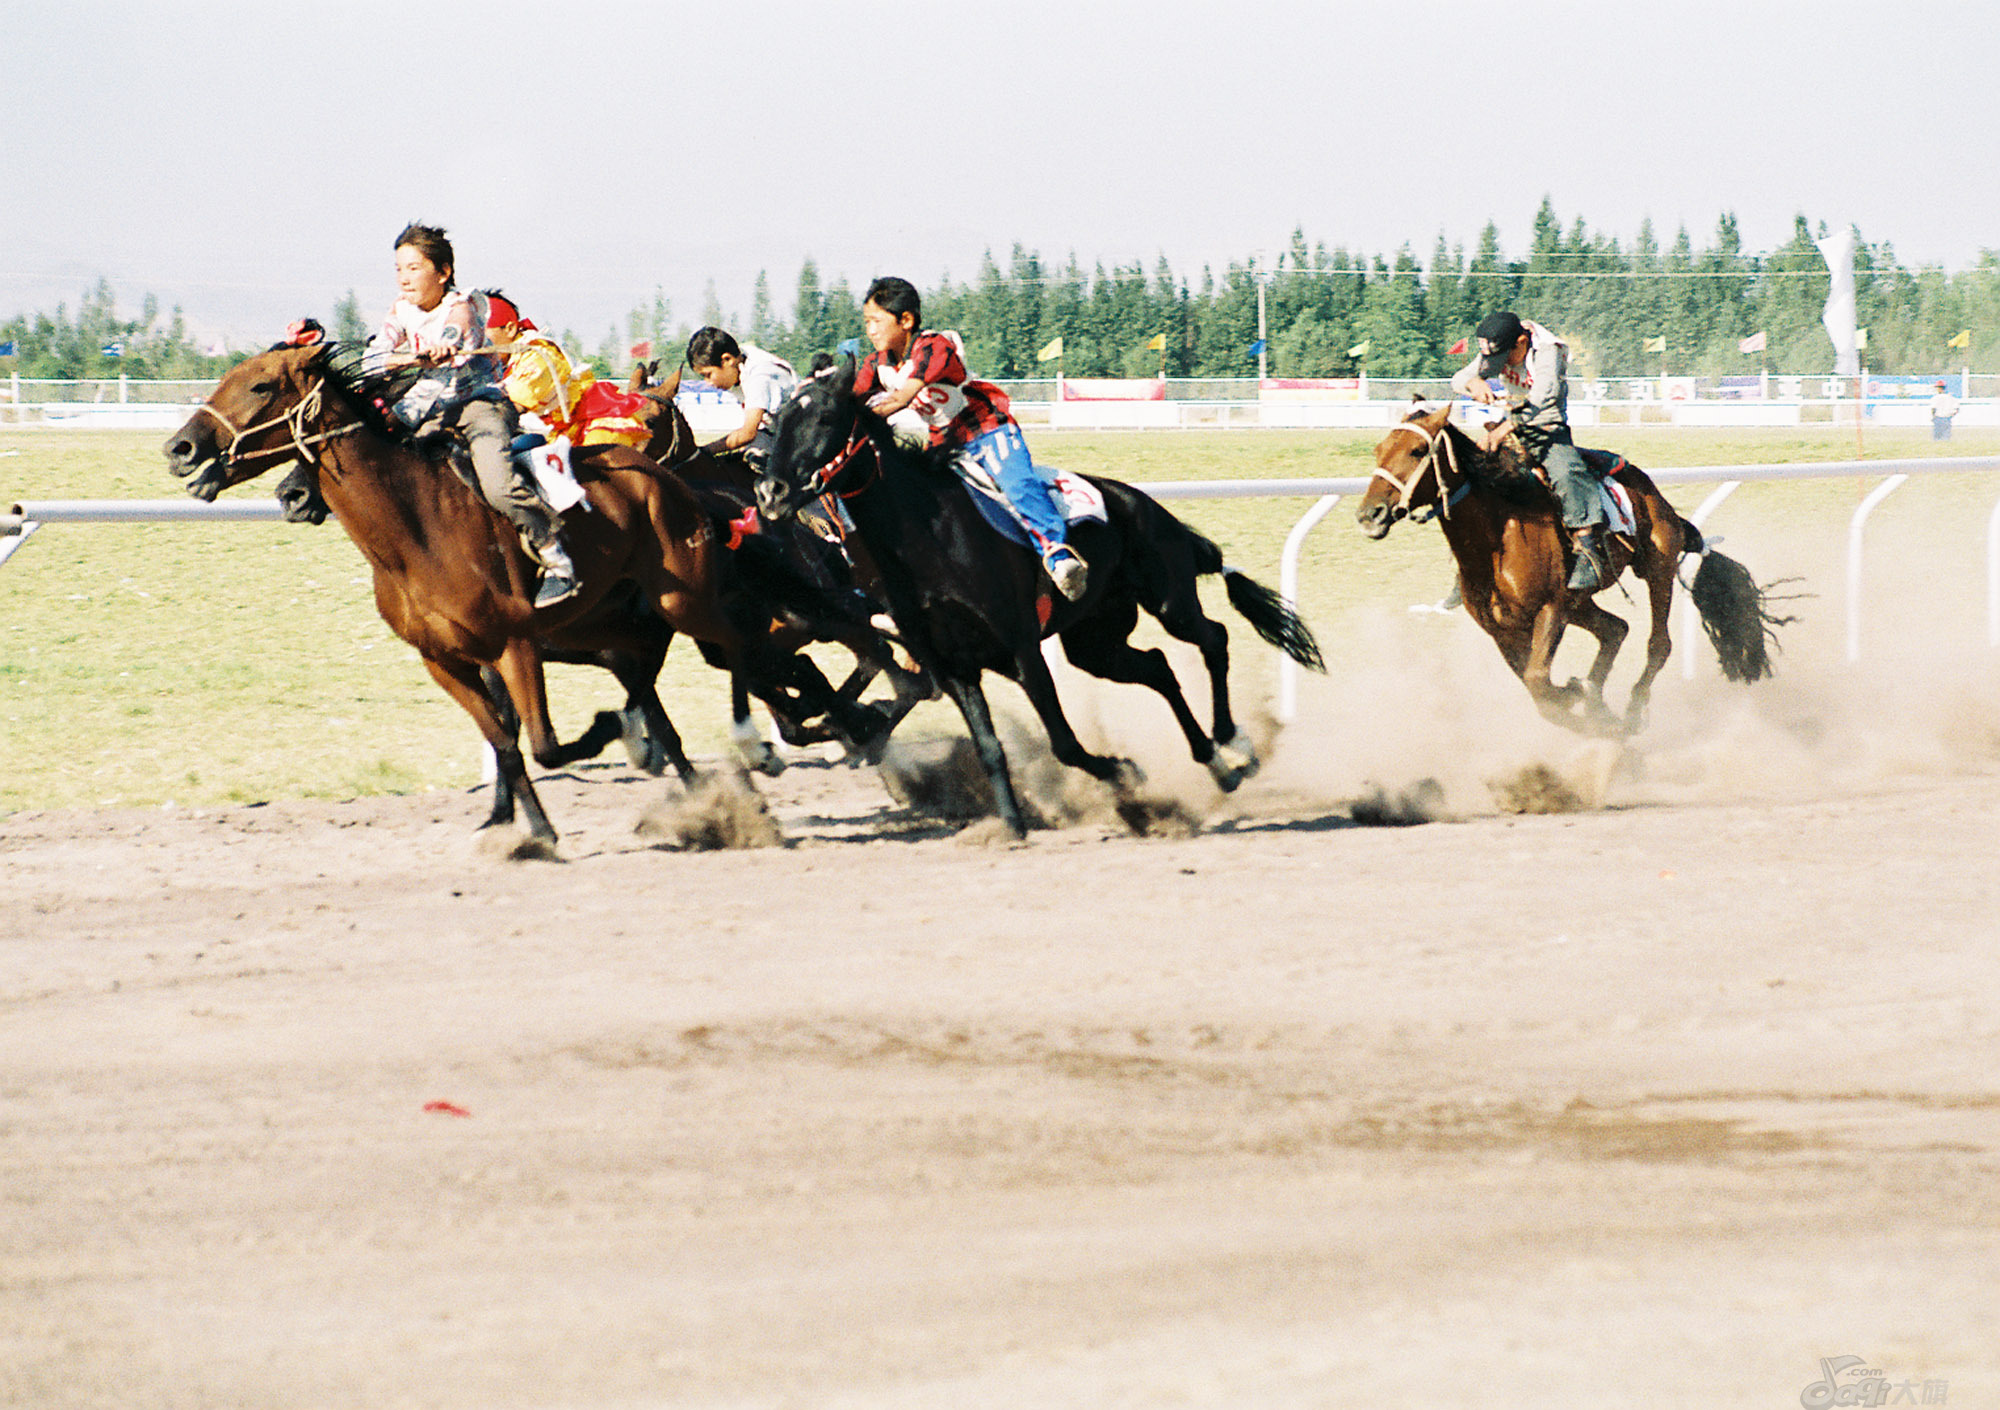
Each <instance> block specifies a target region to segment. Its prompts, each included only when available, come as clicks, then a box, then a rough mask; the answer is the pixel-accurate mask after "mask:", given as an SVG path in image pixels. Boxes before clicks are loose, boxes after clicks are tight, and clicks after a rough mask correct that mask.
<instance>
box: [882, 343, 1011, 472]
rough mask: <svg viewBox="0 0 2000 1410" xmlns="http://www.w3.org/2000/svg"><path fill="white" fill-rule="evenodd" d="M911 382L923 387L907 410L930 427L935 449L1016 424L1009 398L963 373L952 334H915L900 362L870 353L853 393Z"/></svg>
mask: <svg viewBox="0 0 2000 1410" xmlns="http://www.w3.org/2000/svg"><path fill="white" fill-rule="evenodd" d="M911 382H921V383H922V384H923V390H922V391H920V392H918V393H917V397H916V400H915V401H913V402H911V403H910V410H912V411H914V412H915V413H916V414H917V415H918V417H920V418H921V419H922V421H923V423H924V425H925V426H926V427H928V428H929V429H930V433H931V444H932V445H934V446H935V445H944V444H946V443H950V444H952V445H964V444H966V443H967V442H968V441H971V440H973V439H974V438H976V437H978V436H982V435H985V434H986V433H987V432H988V431H997V430H999V429H1000V428H1001V427H1003V426H1011V425H1012V424H1013V423H1014V417H1013V413H1012V412H1011V411H1009V410H1008V405H1009V404H1008V401H1007V394H1006V393H1005V392H1003V391H1001V390H1000V389H999V388H998V387H996V386H994V385H993V384H992V383H991V382H981V381H977V380H975V379H974V378H973V377H972V376H971V374H970V373H968V372H967V371H966V369H965V355H964V354H963V352H961V351H960V349H959V344H958V339H957V335H956V334H952V333H939V332H932V331H925V332H922V333H919V334H917V336H916V337H914V338H912V339H911V340H910V346H909V349H908V353H907V355H906V356H905V357H904V358H903V360H902V361H901V362H899V363H892V362H890V361H889V359H888V355H887V354H886V353H879V352H872V353H870V354H868V356H867V357H866V358H864V359H862V362H861V366H860V368H859V369H858V370H857V371H856V372H855V376H854V390H855V393H856V394H857V395H858V396H861V397H863V398H867V397H870V396H873V395H874V394H875V393H877V392H893V391H897V390H899V389H901V388H902V387H904V386H906V385H908V384H909V383H911Z"/></svg>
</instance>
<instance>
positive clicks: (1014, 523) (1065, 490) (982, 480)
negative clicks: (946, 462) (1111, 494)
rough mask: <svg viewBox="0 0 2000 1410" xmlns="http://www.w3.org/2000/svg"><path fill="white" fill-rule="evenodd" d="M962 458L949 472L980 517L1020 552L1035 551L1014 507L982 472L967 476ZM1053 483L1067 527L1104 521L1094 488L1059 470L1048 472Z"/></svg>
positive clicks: (1101, 500) (1100, 496) (1100, 495)
mask: <svg viewBox="0 0 2000 1410" xmlns="http://www.w3.org/2000/svg"><path fill="white" fill-rule="evenodd" d="M964 460H965V458H964V457H962V456H960V457H954V458H953V460H952V468H953V469H955V470H957V471H958V478H959V480H960V481H961V482H963V484H964V485H965V487H966V489H967V490H969V491H970V492H971V494H972V502H973V503H974V504H975V505H977V506H978V507H979V513H980V515H981V517H983V518H984V519H985V520H986V522H987V523H989V524H991V525H992V526H993V528H994V529H995V530H996V531H997V532H999V533H1000V534H1001V535H1002V536H1003V537H1005V538H1008V539H1011V540H1013V541H1014V542H1015V543H1018V544H1019V545H1021V547H1023V548H1032V547H1034V542H1033V540H1031V539H1030V538H1029V537H1028V531H1027V529H1026V527H1024V526H1023V525H1022V523H1021V519H1020V516H1019V515H1017V514H1016V513H1015V512H1014V506H1013V504H1012V503H1011V502H1010V501H1009V500H1008V498H1007V496H1005V495H1004V494H1002V493H1000V487H999V486H998V485H996V484H994V483H993V481H992V480H991V479H990V478H989V477H988V476H987V475H986V474H985V473H984V472H983V471H978V470H977V467H976V466H975V467H974V473H968V471H967V469H966V466H965V463H964ZM1049 474H1050V476H1051V477H1052V478H1053V480H1054V487H1055V491H1056V502H1057V503H1058V504H1060V505H1061V506H1062V510H1063V519H1064V520H1065V521H1066V522H1067V523H1071V524H1074V523H1077V522H1078V521H1079V520H1083V519H1096V520H1099V521H1102V520H1104V519H1105V517H1106V513H1105V508H1104V495H1103V493H1102V492H1101V491H1099V490H1098V488H1097V486H1095V485H1093V484H1091V483H1090V481H1088V480H1086V479H1084V478H1083V477H1082V476H1081V475H1071V474H1069V473H1067V472H1065V471H1062V470H1051V471H1049Z"/></svg>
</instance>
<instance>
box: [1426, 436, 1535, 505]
mask: <svg viewBox="0 0 2000 1410" xmlns="http://www.w3.org/2000/svg"><path fill="white" fill-rule="evenodd" d="M1446 425H1447V426H1451V423H1450V422H1449V421H1447V422H1446ZM1451 430H1452V431H1454V432H1456V433H1457V434H1458V435H1459V436H1460V437H1461V439H1462V440H1463V445H1462V447H1461V448H1462V449H1463V451H1464V452H1465V456H1464V459H1463V460H1462V461H1461V462H1460V463H1461V464H1462V465H1463V466H1464V468H1465V476H1466V478H1467V479H1469V480H1471V481H1472V483H1473V484H1474V485H1476V486H1478V487H1479V488H1480V489H1482V490H1484V491H1486V492H1487V493H1489V494H1491V495H1493V496H1494V497H1495V498H1497V499H1500V500H1502V501H1504V502H1506V503H1508V504H1512V505H1515V506H1517V507H1520V508H1533V507H1535V506H1537V505H1547V504H1549V503H1550V502H1551V501H1552V500H1553V498H1554V494H1555V492H1554V491H1553V490H1551V489H1550V488H1549V487H1548V486H1547V485H1545V484H1543V483H1542V480H1541V477H1540V476H1538V475H1537V474H1535V470H1534V467H1533V466H1532V465H1530V464H1529V463H1528V453H1527V451H1525V450H1524V449H1523V448H1522V446H1521V442H1520V441H1519V440H1518V439H1517V438H1516V437H1513V436H1509V437H1507V439H1505V440H1503V441H1502V442H1500V448H1499V449H1498V450H1496V451H1484V450H1481V449H1480V448H1479V444H1478V442H1476V441H1474V440H1473V438H1472V437H1471V436H1469V435H1467V434H1466V433H1465V432H1463V431H1460V430H1459V429H1458V428H1457V427H1456V426H1451Z"/></svg>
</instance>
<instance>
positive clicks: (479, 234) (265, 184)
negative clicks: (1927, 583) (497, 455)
mask: <svg viewBox="0 0 2000 1410" xmlns="http://www.w3.org/2000/svg"><path fill="white" fill-rule="evenodd" d="M1996 21H2000V0H1987V2H1986V3H1969V0H1961V3H1921V2H1920V0H1919V2H1917V3H1899V0H1875V3H1870V4H1848V3H1839V2H1838V0H1828V2H1827V3H1818V4H1801V3H1782V2H1778V3H1774V2H1773V0H1748V3H1743V0H1737V3H1711V0H1677V3H1674V4H1628V3H1620V0H1595V3H1589V4H1572V3H1543V2H1541V0H1513V3H1509V4H1504V5H1471V4H1459V3H1433V4H1423V3H1409V2H1408V0H1405V3H1397V4H1376V3H1366V4H1354V3H1347V4H1343V3H1332V2H1331V0H1320V2H1319V3H1299V4H1277V3H1266V0H1222V3H1203V4H1194V3H1187V0H1154V3H1148V4H1105V3H1093V0H1067V3H1045V0H1011V2H1010V0H996V3H992V4H985V5H981V4H964V3H937V2H936V0H933V3H928V4H918V3H905V0H876V2H875V3H839V2H838V0H823V3H793V2H792V0H766V3H762V4H758V3H751V2H750V0H742V2H741V3H726V2H721V3H718V0H710V3H704V4H702V5H700V6H698V7H697V6H690V5H684V4H677V3H654V4H636V3H620V2H619V0H594V3H590V4H587V5H578V4H572V3H568V0H542V3H536V4H523V3H517V2H516V0H481V3H467V4H456V3H425V0H402V3H395V4H385V3H377V2H376V0H360V3H353V2H352V0H326V3H321V4H316V5H307V4H297V3H285V0H277V2H276V3H272V0H263V3H258V4H236V3H213V4H201V3H187V2H186V0H183V2H182V3H166V0H161V3H152V4H142V3H134V2H133V0H91V2H90V3H78V0H7V3H6V6H5V10H4V16H0V74H4V76H5V83H4V89H0V91H4V94H5V117H4V119H0V124H4V125H0V317H8V316H11V315H13V314H15V313H18V312H21V311H24V310H33V309H50V310H52V309H53V308H54V306H55V305H56V304H57V303H58V302H59V301H60V302H67V303H69V304H70V306H71V307H72V308H74V306H75V304H76V301H77V299H78V296H79V294H80V293H81V292H82V291H83V290H84V289H85V288H86V287H88V286H89V285H90V284H91V283H92V282H93V281H94V280H95V279H96V278H97V277H98V276H100V275H102V276H104V277H106V278H108V279H109V280H110V281H111V283H112V286H113V288H114V289H115V290H116V292H117V294H118V298H119V305H120V310H121V312H124V313H128V314H130V313H136V311H137V309H138V306H139V303H140V300H141V299H142V298H143V297H144V296H145V295H146V294H147V293H148V292H151V293H154V294H156V295H158V296H159V298H160V301H161V304H162V307H163V308H167V307H171V306H172V305H174V304H179V305H181V306H182V307H183V308H184V310H185V311H186V314H187V316H188V319H189V321H190V323H191V324H193V325H195V326H196V327H197V328H198V329H201V330H204V331H215V332H226V333H228V334H229V335H230V336H231V337H232V338H233V339H234V340H235V341H236V342H237V344H238V345H239V346H241V345H246V344H250V343H254V342H262V341H268V340H269V339H270V338H272V337H275V336H276V335H277V333H278V332H279V331H280V330H281V329H282V327H283V324H284V323H285V322H286V321H287V320H288V319H290V318H292V317H295V316H297V315H298V314H301V313H315V314H319V315H321V316H325V315H326V314H327V313H329V312H330V310H331V308H332V305H333V303H334V301H335V300H336V299H338V298H339V297H340V296H341V295H343V294H344V293H345V292H347V291H348V290H349V289H352V290H354V291H355V292H356V293H357V294H358V295H359V296H360V299H361V302H362V306H363V308H364V309H365V310H366V311H367V313H368V315H369V317H370V318H371V319H372V318H373V317H375V316H376V315H377V314H378V313H379V312H380V311H381V310H382V309H383V308H384V307H386V305H387V303H388V301H389V299H390V297H391V295H392V292H393V283H392V278H391V268H392V253H391V249H390V245H391V241H392V240H393V239H394V237H395V234H396V232H397V231H398V230H399V229H401V227H402V226H403V224H404V223H405V222H406V221H408V220H411V219H415V218H421V219H424V220H427V221H431V222H433V223H437V224H441V225H443V226H445V227H446V228H447V229H448V230H449V232H450V234H451V236H452V239H453V241H454V243H455V244H456V246H457V250H458V255H459V275H460V282H461V283H464V284H467V285H490V284H500V285H504V286H505V287H506V288H507V289H508V290H509V291H510V292H512V293H514V294H516V295H517V296H518V297H519V299H520V301H521V303H522V305H523V306H524V307H525V308H526V309H527V311H528V312H529V314H530V315H531V316H533V317H535V318H536V319H537V320H538V321H539V322H541V323H542V324H544V325H545V326H548V327H551V328H555V329H564V328H568V329H573V330H575V331H576V332H577V333H579V334H580V335H582V336H583V337H584V339H585V340H586V341H587V342H589V343H591V344H595V343H596V342H597V340H598V339H599V338H601V337H602V336H603V334H604V332H605V331H606V329H607V328H608V327H609V326H610V325H611V324H612V323H613V322H614V321H617V320H621V319H622V317H623V315H624V313H625V311H626V310H627V309H629V308H631V307H633V306H634V305H635V304H638V303H641V302H646V301H650V299H651V297H652V294H653V291H654V289H655V288H656V287H658V288H660V289H662V290H664V292H665V293H666V295H667V297H668V298H669V299H671V300H672V302H673V305H674V310H673V312H674V317H675V318H676V319H688V320H697V319H698V318H699V315H700V313H701V305H702V292H703V288H704V286H705V284H706V283H707V281H709V280H711V279H712V280H713V281H714V283H715V286H716V288H717V290H718V291H719V293H720V295H721V298H722V302H723V304H724V306H725V307H726V308H727V309H728V310H730V311H731V312H733V313H739V314H741V313H747V310H748V307H749V295H750V289H751V284H752V281H753V280H754V278H755V276H756V273H757V271H758V270H759V269H764V270H767V271H769V273H770V276H771V281H772V288H773V293H774V296H775V298H776V301H777V303H778V306H779V308H780V310H781V311H784V310H785V309H787V308H788V306H789V302H790V297H791V293H792V289H793V285H794V282H795V280H796V278H797V274H798V270H799V266H800V264H801V262H802V261H803V260H804V259H805V258H807V257H811V258H812V259H814V260H815V261H816V262H817V263H818V265H819V267H820V269H821V271H822V275H823V277H826V278H831V277H832V276H834V275H845V276H846V277H847V278H848V279H849V280H850V282H851V283H853V285H854V286H855V287H856V289H857V290H858V289H859V288H860V287H861V286H862V285H864V284H865V283H866V282H867V280H868V279H869V278H871V277H872V276H874V275H876V274H880V273H901V274H904V275H906V276H908V277H910V278H912V279H913V280H915V281H916V282H917V283H919V284H927V283H931V282H934V281H935V280H936V278H937V277H938V276H939V275H940V274H943V273H945V272H947V271H948V272H949V273H951V274H952V275H953V276H955V277H958V278H966V277H969V276H971V275H973V274H974V273H976V271H977V269H978V264H979V259H980V255H981V253H982V251H984V250H986V249H988V248H991V249H992V250H993V251H994V253H995V255H996V256H997V257H999V258H1000V259H1001V261H1002V263H1003V264H1004V263H1005V260H1006V256H1007V251H1008V249H1009V248H1010V246H1011V245H1012V244H1013V243H1014V242H1017V241H1018V242H1020V243H1022V244H1024V245H1026V246H1027V247H1029V248H1030V249H1036V250H1039V251H1040V252H1041V253H1042V254H1043V255H1044V256H1045V257H1046V258H1049V259H1053V260H1061V259H1063V258H1065V257H1066V256H1068V255H1069V254H1070V253H1072V252H1073V253H1074V254H1075V255H1076V256H1077V258H1078V259H1079V261H1081V263H1082V264H1083V265H1084V267H1085V268H1090V267H1092V266H1094V265H1096V264H1097V263H1099V262H1102V263H1103V264H1104V265H1105V266H1106V267H1107V268H1108V267H1110V266H1112V265H1114V264H1118V263H1129V262H1131V261H1133V260H1138V261H1141V262H1143V263H1144V265H1145V266H1146V267H1147V269H1148V270H1149V271H1150V270H1151V268H1152V266H1153V264H1154V263H1155V261H1156V260H1157V259H1158V258H1159V257H1160V256H1161V255H1165V256H1166V258H1167V259H1168V260H1169V261H1170V262H1171V263H1172V265H1173V267H1174V269H1175V270H1176V272H1178V273H1180V274H1182V275H1183V276H1185V277H1187V278H1188V279H1190V280H1191V281H1198V280H1199V277H1200V272H1201V267H1202V265H1203V264H1204V263H1210V264H1213V265H1214V266H1215V267H1216V268H1217V270H1218V271H1219V270H1220V268H1221V267H1222V266H1223V265H1225V264H1227V263H1228V262H1229V261H1231V260H1235V259H1241V258H1243V257H1244V256H1246V255H1248V254H1251V253H1253V252H1255V251H1257V250H1259V249H1266V250H1271V251H1276V250H1278V249H1280V248H1282V247H1283V246H1284V245H1285V244H1286V242H1287V240H1288V238H1289V235H1290V232H1291V231H1292V229H1293V228H1294V227H1295V226H1302V227H1303V228H1304V230H1305V233H1306V236H1307V238H1308V240H1310V241H1313V242H1322V241H1323V242H1325V243H1326V244H1328V245H1345V246H1347V247H1349V248H1351V249H1356V250H1360V251H1365V252H1369V253H1391V252H1393V251H1394V250H1395V249H1396V247H1397V246H1399V245H1401V244H1403V243H1405V242H1408V243H1409V244H1410V245H1411V246H1412V247H1413V248H1414V250H1415V251H1416V253H1417V255H1418V257H1419V259H1422V260H1426V261H1427V260H1428V259H1429V256H1430V251H1431V247H1432V245H1433V243H1434V242H1435V241H1436V239H1437V237H1438V236H1439V235H1440V234H1442V235H1444V236H1445V238H1446V239H1447V240H1449V241H1453V242H1463V243H1464V244H1466V245H1467V246H1470V245H1471V244H1472V243H1473V242H1474V241H1475V240H1476V239H1477V237H1478V234H1479V231H1480V229H1481V227H1482V226H1483V225H1484V224H1485V222H1486V221H1487V220H1489V219H1492V220H1494V221H1496V222H1497V223H1498V225H1499V228H1500V232H1501V237H1502V242H1503V245H1504V247H1505V249H1506V251H1507V253H1508V254H1510V255H1516V254H1519V253H1521V252H1522V251H1523V249H1524V247H1525V245H1526V241H1527V233H1528V229H1529V225H1530V222H1531V221H1532V219H1533V216H1534V212H1535V210H1536V207H1537V206H1538V205H1539V203H1540V201H1541V199H1542V197H1543V196H1544V195H1547V196H1549V197H1551V198H1552V199H1553V201H1554V203H1555V208H1556V211H1557V213H1558V214H1559V215H1560V216H1561V218H1562V220H1563V222H1564V224H1565V225H1567V224H1568V223H1569V222H1571V221H1572V220H1573V219H1575V218H1576V217H1578V216H1581V217H1582V218H1583V219H1584V220H1585V221H1586V222H1587V223H1588V224H1589V225H1590V227H1591V228H1592V229H1593V230H1600V231H1604V232H1608V233H1610V234H1615V235H1617V236H1618V237H1619V238H1620V239H1621V240H1622V241H1624V242H1627V243H1629V242H1630V239H1631V237H1632V235H1633V234H1634V233H1635V232H1636V231H1637V230H1638V228H1639V224H1640V222H1641V221H1642V220H1644V219H1646V218H1648V217H1650V218H1651V220H1652V222H1653V225H1654V227H1655V230H1656V232H1657V233H1658V235H1659V237H1660V239H1661V240H1662V241H1663V242H1665V241H1667V240H1669V239H1671V238H1672V235H1673V232H1674V231H1675V229H1676V228H1677V227H1678V226H1680V225H1682V224H1686V225H1687V227H1688V228H1689V230H1690V233H1691V234H1692V235H1693V237H1694V239H1695V242H1696V244H1697V245H1700V244H1702V243H1704V242H1705V241H1706V239H1707V237H1708V236H1709V234H1710V233H1711V232H1712V231H1713V229H1714V226H1715V222H1716V218H1717V216H1718V214H1719V213H1720V212H1722V211H1725V210H1729V211H1734V212H1735V213H1736V215H1737V217H1738V219H1739V221H1740V223H1741V226H1742V231H1743V236H1744V241H1745V244H1746V245H1747V246H1748V247H1749V248H1751V249H1753V250H1762V249H1767V248H1769V247H1771V246H1773V245H1775V244H1778V243H1782V242H1783V241H1784V240H1785V239H1787V238H1788V237H1789V234H1790V231H1791V225H1792V219H1793V217H1794V215H1796V214H1798V213H1800V212H1804V213H1805V214H1807V215H1808V216H1810V217H1811V218H1812V219H1814V220H1815V221H1818V220H1827V221H1831V222H1835V223H1839V222H1843V221H1852V222H1854V223H1856V224H1858V225H1859V226H1860V228H1861V232H1862V235H1863V236H1864V238H1866V239H1869V240H1871V241H1882V240H1887V241H1890V242H1892V243H1893V244H1894V246H1895V248H1896V251H1897V254H1898V255H1899V256H1900V257H1901V258H1902V259H1903V260H1904V261H1906V262H1910V263H1916V262H1933V263H1941V264H1943V265H1945V266H1946V267H1948V268H1952V269H1957V268H1961V267H1963V266H1964V265H1966V264H1967V263H1970V262H1971V261H1973V260H1975V259H1976V258H1977V257H1978V254H1979V252H1980V250H1981V249H1983V248H1989V247H2000V122H1996V121H1995V120H1994V118H1993V114H1992V111H1991V99H1990V96H1989V95H1990V93H1991V89H1992V82H1993V72H1992V71H1993V67H1994V65H1993V60H1992V57H1991V42H1990V41H1991V36H1992V34H1993V33H1994V31H1995V26H1996Z"/></svg>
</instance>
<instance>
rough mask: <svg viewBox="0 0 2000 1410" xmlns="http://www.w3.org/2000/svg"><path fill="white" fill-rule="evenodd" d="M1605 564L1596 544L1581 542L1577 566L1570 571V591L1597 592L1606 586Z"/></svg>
mask: <svg viewBox="0 0 2000 1410" xmlns="http://www.w3.org/2000/svg"><path fill="white" fill-rule="evenodd" d="M1604 578H1605V564H1604V560H1603V559H1602V558H1601V557H1600V556H1599V553H1598V549H1597V546H1596V545H1595V544H1585V543H1582V542H1579V543H1578V544H1577V546H1576V564H1575V566H1574V567H1572V568H1571V569H1570V570H1569V584H1568V586H1569V590H1570V591H1571V592H1596V591H1597V590H1598V589H1599V588H1601V587H1603V586H1604Z"/></svg>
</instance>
